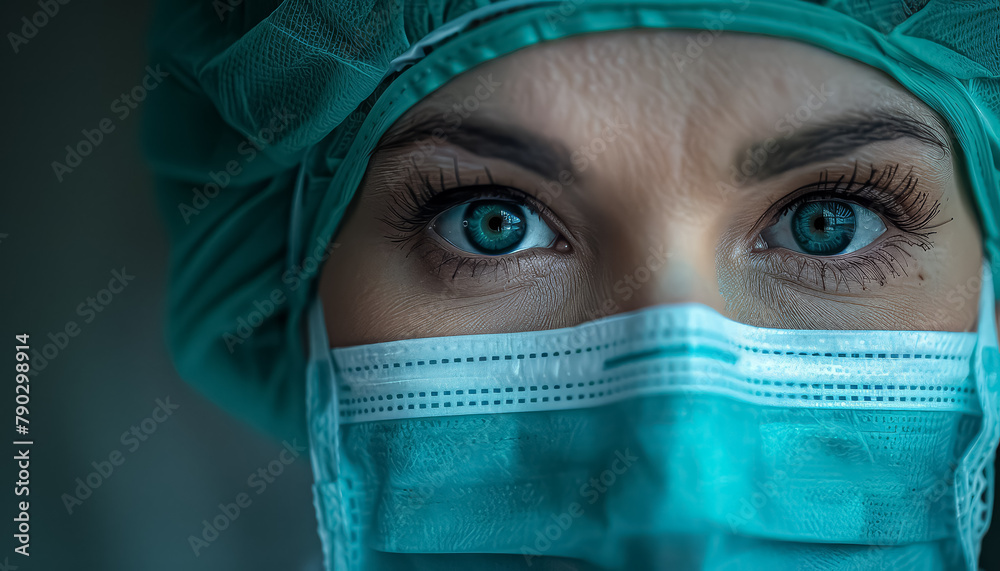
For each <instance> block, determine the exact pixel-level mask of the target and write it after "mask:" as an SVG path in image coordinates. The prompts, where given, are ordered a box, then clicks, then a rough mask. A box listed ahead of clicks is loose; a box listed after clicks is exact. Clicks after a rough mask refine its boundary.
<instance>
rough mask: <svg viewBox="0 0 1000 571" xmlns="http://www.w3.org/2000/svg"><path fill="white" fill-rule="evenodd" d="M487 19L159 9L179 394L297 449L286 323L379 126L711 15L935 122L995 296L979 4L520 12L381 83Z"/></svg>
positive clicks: (991, 153) (162, 147)
mask: <svg viewBox="0 0 1000 571" xmlns="http://www.w3.org/2000/svg"><path fill="white" fill-rule="evenodd" d="M487 4H489V2H488V1H487V0H459V1H456V2H446V1H441V0H437V1H430V2H422V3H414V2H404V1H403V0H368V1H362V2H347V1H342V0H326V1H324V2H320V1H316V0H287V1H285V2H282V3H278V2H276V1H273V0H271V1H259V0H228V3H227V0H214V2H212V3H209V2H202V1H200V0H199V1H195V0H161V5H160V7H159V13H158V15H157V16H156V22H157V24H156V26H155V27H154V33H153V37H152V49H151V51H152V61H153V63H154V64H162V66H163V68H164V70H165V71H167V72H168V73H170V76H169V77H168V78H167V80H166V83H165V87H163V88H161V89H158V90H157V91H156V92H155V93H152V94H150V101H149V103H148V106H149V107H148V109H147V111H148V112H147V114H146V117H147V124H146V129H145V139H144V147H145V152H146V154H147V156H148V157H149V160H150V163H151V165H152V167H153V169H154V171H155V174H156V177H157V188H158V194H159V200H160V203H161V206H162V210H163V213H164V217H165V221H166V225H167V228H168V232H169V235H170V240H171V243H172V248H171V258H170V294H169V321H168V342H169V345H170V349H171V352H172V355H173V357H174V360H175V362H176V364H177V368H178V371H179V372H180V374H181V376H182V377H184V378H185V379H186V380H188V381H189V382H191V383H193V384H195V385H196V386H198V387H199V388H200V389H201V390H202V391H203V392H204V393H205V394H207V395H208V396H209V397H210V398H212V399H213V400H215V401H217V402H219V403H220V404H221V405H222V406H224V407H226V408H228V409H229V410H231V411H232V412H234V413H236V414H237V415H239V416H241V417H243V418H245V419H248V420H250V421H251V422H253V423H254V424H256V425H257V426H259V427H260V428H262V429H264V430H266V431H268V432H271V433H273V434H276V435H279V436H283V437H294V436H299V437H304V435H305V425H304V407H305V402H304V400H305V390H304V378H305V371H304V367H305V358H304V352H303V343H302V340H301V331H302V322H303V316H304V310H305V308H306V306H307V304H308V302H309V300H310V298H311V296H312V295H314V294H315V281H316V280H315V277H316V275H317V273H318V272H317V270H316V268H317V267H318V265H319V263H318V262H321V261H322V260H323V259H324V244H326V243H328V241H329V240H330V239H331V237H332V236H333V235H334V233H335V232H336V229H337V227H338V225H339V224H340V223H341V220H342V217H343V215H344V212H345V210H346V208H347V205H348V204H349V203H350V201H351V199H352V197H353V195H354V191H355V189H356V188H357V186H358V184H359V181H360V180H361V177H362V176H363V174H364V171H365V168H366V167H367V162H368V157H369V156H370V153H371V151H372V149H373V148H374V146H375V144H376V142H377V141H378V139H379V137H380V136H381V134H382V133H384V132H385V130H386V129H387V128H388V127H389V126H390V125H391V124H392V123H393V121H395V120H396V119H397V118H398V117H399V116H400V115H402V114H403V113H404V112H405V111H406V110H407V109H409V108H410V107H411V106H413V105H414V104H415V103H416V102H418V101H420V100H421V99H422V98H424V97H425V96H426V95H427V94H429V93H431V92H433V91H434V90H435V89H437V88H439V87H441V86H442V85H444V84H445V83H447V82H448V81H449V80H450V79H452V78H453V77H455V76H456V75H458V74H460V73H462V72H464V71H466V70H468V69H470V68H472V67H474V66H475V65H477V64H480V63H482V62H484V61H487V60H490V59H493V58H496V57H500V56H503V55H505V54H508V53H510V52H512V51H515V50H517V49H519V48H522V47H525V46H529V45H532V44H535V43H538V42H541V41H548V40H554V39H558V38H562V37H566V36H571V35H575V34H583V33H592V32H598V31H607V30H617V29H625V28H641V27H645V28H695V29H705V28H706V26H707V23H711V22H718V21H720V20H721V17H722V15H723V12H724V11H728V12H729V15H727V16H726V19H727V20H729V19H730V18H732V23H729V24H726V25H725V26H724V29H725V30H726V31H733V32H748V33H757V34H765V35H772V36H778V37H786V38H790V39H795V40H800V41H803V42H806V43H810V44H813V45H816V46H819V47H823V48H826V49H829V50H831V51H833V52H836V53H839V54H841V55H844V56H846V57H849V58H852V59H856V60H858V61H861V62H863V63H866V64H868V65H871V66H873V67H876V68H878V69H881V70H883V71H885V72H886V73H887V74H889V75H890V76H892V77H893V78H895V79H896V80H897V81H899V82H900V83H901V84H902V85H903V86H905V87H906V88H907V89H909V90H910V91H912V92H913V93H914V94H915V95H916V96H918V97H919V98H921V99H922V100H923V101H925V102H926V103H927V104H928V105H929V106H930V107H931V108H933V109H934V110H936V111H937V112H938V113H940V114H941V115H942V116H943V117H944V118H945V119H946V120H947V121H948V123H949V124H950V126H951V128H952V130H953V131H954V133H955V135H956V137H957V140H958V142H959V144H960V146H961V149H962V151H963V156H964V159H965V164H966V168H967V173H966V174H967V177H968V180H969V183H970V185H971V187H972V194H973V198H974V200H975V202H976V204H977V205H978V211H979V216H980V221H981V227H982V229H983V234H984V236H983V240H984V247H985V250H986V253H987V257H988V258H989V259H990V261H991V262H992V266H993V268H994V272H996V275H995V279H994V282H995V283H997V284H1000V7H998V6H997V4H996V2H995V1H967V2H961V3H957V2H948V1H938V0H931V1H926V2H925V1H922V0H908V1H899V0H896V1H891V0H853V1H830V2H817V3H812V2H804V1H802V0H750V1H745V0H714V1H671V0H653V1H646V2H634V1H621V0H564V1H563V2H529V3H528V4H529V5H528V6H519V7H518V8H517V9H512V10H510V11H508V12H507V13H504V14H502V15H500V16H499V17H493V18H485V19H483V20H484V21H482V22H477V23H476V24H475V25H474V26H472V27H471V29H468V30H466V31H464V32H462V33H460V34H457V35H454V36H452V37H450V38H448V39H447V40H444V41H442V42H441V43H440V45H436V46H435V47H434V49H433V51H431V52H430V54H429V55H427V56H426V57H424V58H423V59H420V60H419V61H418V62H417V63H415V65H412V66H411V67H409V68H408V69H405V71H403V72H402V73H400V74H395V75H393V76H390V79H391V81H388V80H387V81H383V77H384V75H385V73H386V70H387V69H389V66H390V63H391V62H392V61H393V59H394V58H396V57H397V56H398V55H400V54H401V53H403V52H404V51H405V50H407V49H408V48H409V47H410V46H411V45H412V44H413V43H415V42H417V41H418V40H420V39H421V38H423V37H424V36H426V35H427V34H428V33H430V32H432V31H435V30H440V28H441V26H442V25H444V24H445V23H448V22H451V21H454V20H455V19H456V18H459V17H461V16H462V15H463V14H466V13H468V12H470V11H472V10H475V9H477V8H480V9H481V8H482V7H483V6H485V5H487ZM519 4H525V3H524V2H520V3H519ZM266 134H271V135H273V137H267V136H263V135H266ZM248 136H252V137H254V139H253V140H254V141H255V142H256V143H257V147H260V148H259V149H258V148H257V147H254V146H249V145H248V143H247V137H248ZM251 151H253V152H252V154H251ZM227 167H229V169H230V172H226V169H227ZM236 172H238V174H231V173H236ZM211 185H215V186H214V187H213V186H211ZM215 188H219V189H220V190H218V192H213V191H214V190H215ZM297 188H298V189H299V192H298V194H297V192H296V189H297ZM196 191H197V192H196ZM199 193H200V196H201V198H199ZM209 194H212V197H209V196H208V195H209ZM296 197H298V203H296ZM297 268H304V273H301V274H300V273H299V270H298V269H297ZM998 295H1000V289H998ZM268 302H270V303H271V305H270V306H269V305H268ZM269 307H270V308H271V311H270V312H268V311H267V310H268V308H269ZM241 321H242V324H243V325H241ZM248 331H249V335H246V336H243V335H242V334H241V333H247V332H248Z"/></svg>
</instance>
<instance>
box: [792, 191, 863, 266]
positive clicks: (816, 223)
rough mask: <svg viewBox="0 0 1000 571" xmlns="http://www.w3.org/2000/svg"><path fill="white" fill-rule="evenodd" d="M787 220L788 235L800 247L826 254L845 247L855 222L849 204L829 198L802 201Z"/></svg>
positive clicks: (810, 252) (816, 253) (818, 253)
mask: <svg viewBox="0 0 1000 571" xmlns="http://www.w3.org/2000/svg"><path fill="white" fill-rule="evenodd" d="M791 223H792V224H791V226H792V237H793V238H795V242H796V243H797V244H798V245H799V247H800V248H802V250H803V251H805V252H806V253H807V254H814V255H827V256H828V255H833V254H838V253H841V252H843V251H844V250H846V249H847V247H848V246H849V245H850V244H851V240H853V239H854V232H855V231H856V230H857V226H858V224H857V215H856V214H855V213H854V209H853V208H851V206H850V205H849V204H846V203H844V202H838V201H829V200H828V201H822V202H806V203H804V204H802V205H801V206H799V207H798V208H797V209H796V210H795V213H794V214H792V220H791Z"/></svg>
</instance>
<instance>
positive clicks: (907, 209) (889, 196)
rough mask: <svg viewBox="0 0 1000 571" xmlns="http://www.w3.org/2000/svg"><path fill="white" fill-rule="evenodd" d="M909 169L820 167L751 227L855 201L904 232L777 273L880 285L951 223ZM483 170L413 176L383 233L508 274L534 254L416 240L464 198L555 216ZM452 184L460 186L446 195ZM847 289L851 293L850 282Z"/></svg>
mask: <svg viewBox="0 0 1000 571" xmlns="http://www.w3.org/2000/svg"><path fill="white" fill-rule="evenodd" d="M413 172H414V173H416V172H417V171H416V169H414V171H413ZM912 172H913V169H912V168H911V169H910V170H909V171H908V172H907V174H906V176H904V177H902V179H901V180H899V181H898V182H897V180H896V179H897V177H898V175H899V164H898V163H897V164H895V165H890V166H885V167H881V168H876V167H875V166H874V165H872V166H871V167H870V173H869V174H868V177H867V178H866V179H864V180H861V179H859V178H858V177H859V172H858V163H857V162H855V164H854V169H853V171H852V173H851V176H850V177H849V178H847V177H845V176H840V177H839V178H837V179H836V180H831V179H830V178H829V171H823V172H822V173H821V174H820V177H819V180H818V181H816V182H814V183H811V184H808V185H806V186H802V187H800V188H798V189H796V190H794V191H792V192H791V193H790V194H788V195H787V196H786V197H785V198H783V199H781V200H779V201H778V202H776V203H775V204H774V205H772V207H771V208H770V210H769V211H768V212H767V213H765V214H764V215H763V216H761V217H760V218H759V219H758V220H757V223H756V224H754V228H755V229H756V230H755V231H756V232H757V235H758V236H759V233H760V232H761V231H763V229H765V228H768V227H770V226H771V225H772V224H774V223H775V222H776V221H777V220H778V219H779V218H781V216H783V215H784V214H786V213H788V212H789V211H791V210H792V209H794V208H796V207H798V206H799V205H800V204H803V203H805V202H813V201H818V200H850V201H853V202H855V203H857V204H859V205H861V206H863V207H865V208H868V209H870V210H872V211H874V212H876V213H877V214H879V215H880V216H882V217H883V218H885V219H886V220H888V221H889V222H890V223H891V224H892V225H893V227H895V228H897V229H899V230H900V232H902V234H900V235H896V236H892V237H889V238H887V239H882V241H883V244H881V245H879V246H878V247H877V248H876V249H873V250H871V251H865V250H867V247H866V248H863V249H862V250H861V251H862V252H864V253H862V254H850V255H845V256H844V257H843V258H839V257H837V256H831V257H827V258H817V257H813V256H806V255H803V254H798V253H792V252H786V253H783V257H784V258H786V260H785V263H783V265H784V266H786V267H785V268H784V270H783V273H786V274H789V275H792V274H794V275H795V277H796V280H801V278H802V277H803V275H804V274H806V276H807V277H809V276H808V274H807V272H808V273H811V274H812V276H811V279H812V281H813V282H814V283H816V284H818V285H820V286H821V287H822V289H823V290H826V288H827V281H828V279H827V276H830V277H832V281H833V283H834V284H835V287H836V288H837V289H839V287H840V284H841V283H843V284H845V285H847V284H849V282H854V283H857V284H858V285H860V286H861V288H862V289H866V284H868V283H872V282H877V283H878V284H879V286H882V285H885V283H886V281H887V280H888V279H889V277H891V276H897V275H899V274H900V273H902V274H905V273H906V271H905V269H904V268H903V265H902V264H901V263H900V260H899V259H898V258H897V255H899V256H906V257H912V254H911V253H910V252H909V251H908V250H907V247H919V248H921V249H922V250H923V251H927V250H929V249H931V248H932V247H933V242H932V241H931V239H930V236H932V235H933V234H934V233H935V232H933V229H935V228H938V227H940V226H942V225H944V224H947V223H948V222H950V221H951V219H949V220H945V221H943V222H940V223H938V224H935V225H931V222H932V221H933V220H934V218H936V217H937V215H938V214H939V213H940V211H941V203H940V202H939V201H936V200H935V201H934V202H933V203H928V200H929V196H928V194H927V193H925V192H921V191H920V190H919V189H918V185H917V182H918V179H917V178H916V177H915V176H913V174H912ZM483 174H484V175H485V178H486V179H487V181H488V183H484V184H480V178H481V175H477V176H476V177H475V179H474V180H473V182H472V184H471V185H464V184H463V182H462V177H461V174H460V172H459V169H458V164H457V161H456V164H455V169H454V183H453V184H451V185H449V184H448V183H447V182H446V179H445V170H444V169H443V168H439V172H438V177H437V179H438V180H437V181H434V180H432V178H431V176H430V175H423V176H420V175H415V178H416V179H417V184H411V183H404V187H405V188H406V192H405V193H393V194H392V204H390V205H389V212H388V215H387V216H385V217H383V218H382V221H383V222H384V223H385V224H386V225H387V226H388V227H389V228H391V229H392V230H393V231H394V234H391V235H388V236H387V238H388V239H390V240H391V241H393V242H396V243H398V244H400V246H401V247H403V246H405V245H406V244H407V243H411V244H412V245H411V248H410V253H412V252H413V251H416V250H418V249H421V248H423V247H425V246H427V247H432V248H431V249H430V252H429V254H436V255H439V256H440V257H441V259H440V261H439V262H438V263H437V265H436V267H435V268H434V271H435V272H436V273H441V272H442V270H443V269H444V268H445V267H446V266H450V265H451V264H454V266H455V268H454V271H453V272H452V275H451V278H452V279H454V278H455V277H456V276H457V275H458V272H459V270H460V269H461V268H463V267H469V268H471V275H472V277H475V276H476V274H477V272H479V271H480V270H486V269H490V268H492V269H494V271H498V270H499V269H500V268H503V269H504V270H505V271H509V270H508V267H509V265H510V264H511V263H516V262H517V261H519V260H521V259H523V258H525V257H526V256H530V255H533V252H531V251H527V252H519V253H515V254H512V255H509V256H488V257H471V256H464V255H461V254H456V253H453V252H450V251H448V250H446V249H444V248H442V247H440V245H439V244H438V242H437V241H436V240H434V239H433V238H430V237H428V236H424V237H422V238H420V239H417V238H418V236H420V235H421V234H422V233H423V231H424V229H425V228H426V227H427V225H428V224H430V222H431V221H432V220H433V219H434V217H435V216H437V215H438V214H440V213H441V212H444V211H445V210H447V209H448V208H450V207H453V206H456V205H459V204H462V203H463V202H467V201H468V200H470V199H480V200H485V199H490V198H493V199H503V200H510V201H512V202H517V203H520V204H523V205H524V206H526V207H528V208H529V209H531V210H534V211H535V212H537V213H538V214H539V215H540V216H541V217H542V218H544V219H547V220H554V219H556V217H555V215H554V214H553V213H552V211H551V209H550V208H549V207H548V206H546V205H545V204H544V203H542V202H541V201H539V200H538V199H536V198H535V197H533V196H531V195H530V194H528V193H526V192H524V191H521V190H518V189H516V188H511V187H507V186H503V185H499V184H497V183H496V182H495V180H494V179H493V175H492V173H491V172H490V170H489V168H488V167H483ZM845 179H846V180H845ZM453 188H456V189H460V190H458V191H455V192H449V191H450V190H451V189H453ZM765 220H767V223H766V224H764V221H765ZM762 224H763V225H762ZM556 231H557V232H559V230H556ZM752 237H753V236H752V235H751V236H748V238H752ZM407 255H409V253H408V254H407ZM788 258H792V259H791V260H788ZM788 262H792V263H791V264H790V263H788ZM793 265H794V266H795V267H794V268H793V267H792V266H793ZM847 289H848V291H850V286H849V285H847ZM835 291H836V290H835Z"/></svg>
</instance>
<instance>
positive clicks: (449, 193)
mask: <svg viewBox="0 0 1000 571" xmlns="http://www.w3.org/2000/svg"><path fill="white" fill-rule="evenodd" d="M698 34H699V32H696V31H686V30H674V31H658V32H651V31H626V32H620V33H609V34H599V35H590V36H584V37H580V38H571V39H566V40H562V41H558V42H551V43H545V44H540V45H537V46H534V47H531V48H528V49H524V50H521V51H518V52H516V53H514V54H512V55H510V56H507V57H504V58H501V59H498V60H494V61H492V62H489V63H488V64H485V65H483V66H481V67H479V68H476V69H475V70H473V71H471V72H468V73H466V74H464V75H462V76H460V77H458V78H456V79H455V80H454V81H452V82H451V83H449V84H448V85H447V86H446V87H444V88H442V89H441V90H439V91H438V92H436V93H435V94H434V95H433V96H431V97H428V98H427V99H426V100H424V101H423V102H421V103H420V104H419V105H417V106H415V107H414V108H413V109H411V110H410V111H409V112H408V113H407V114H406V115H405V116H404V117H403V118H402V119H400V120H399V121H398V122H397V124H396V125H395V126H394V127H393V129H392V130H391V131H390V132H389V133H387V135H386V136H385V137H384V138H383V140H382V142H381V144H380V146H379V148H378V150H377V151H376V152H375V154H374V155H373V157H372V160H371V162H370V164H369V167H368V174H367V176H366V178H365V180H364V182H363V184H362V186H361V189H360V191H359V195H358V196H356V198H355V200H354V203H353V204H352V207H351V210H350V211H349V212H348V215H347V218H346V219H345V222H344V224H343V226H342V229H341V230H340V232H339V234H338V235H337V236H336V238H335V241H336V243H337V247H336V248H335V249H334V250H333V254H332V255H331V257H330V259H329V260H328V263H327V264H326V266H325V268H324V270H323V275H322V278H321V282H320V295H321V297H322V300H323V304H324V308H325V314H326V320H327V329H328V333H329V336H330V341H331V346H334V347H340V346H349V345H360V344H367V343H375V342H381V341H390V340H396V339H406V338H415V337H434V336H445V335H463V334H475V333H508V332H517V331H529V330H539V329H551V328H558V327H567V326H572V325H576V324H579V323H581V322H584V321H589V320H592V319H596V318H599V317H603V316H606V315H610V314H614V313H620V312H624V311H630V310H634V309H638V308H642V307H646V306H650V305H655V304H662V303H680V302H699V303H703V304H706V305H709V306H711V307H712V308H714V309H715V310H717V311H719V312H720V313H722V314H723V315H725V316H727V317H729V318H731V319H734V320H736V321H740V322H743V323H747V324H750V325H755V326H761V327H778V328H790V329H891V330H942V331H971V330H974V329H975V327H976V317H977V306H978V292H979V286H980V280H979V276H980V272H981V268H982V247H981V242H980V240H981V238H980V234H979V230H978V227H977V223H976V220H975V213H974V208H973V206H972V205H971V204H970V202H969V200H968V198H967V196H966V194H965V192H964V191H962V188H963V185H964V184H965V182H964V180H963V179H962V177H961V169H960V166H959V165H960V164H961V163H960V161H961V157H960V156H959V155H958V151H957V147H956V146H955V145H954V143H953V142H952V141H951V140H950V139H949V135H948V131H947V129H946V127H945V125H944V124H943V122H942V121H941V120H940V119H939V118H938V117H937V115H935V114H934V113H933V112H932V111H930V109H929V108H928V107H927V106H926V105H924V104H923V103H922V102H920V101H919V100H917V99H916V98H915V97H914V96H912V95H910V94H909V93H908V92H906V91H905V90H904V89H903V88H901V87H900V86H899V85H898V84H896V83H895V82H894V81H893V80H891V79H890V78H889V77H888V76H886V75H884V74H883V73H881V72H879V71H876V70H874V69H872V68H869V67H867V66H864V65H862V64H860V63H857V62H855V61H852V60H849V59H846V58H843V57H840V56H837V55H835V54H832V53H830V52H827V51H825V50H822V49H819V48H814V47H811V46H808V45H805V44H801V43H798V42H792V41H787V40H780V39H774V38H767V37H761V36H750V35H741V34H728V33H726V34H721V35H718V36H715V37H712V36H711V34H710V33H708V32H703V33H702V37H701V38H700V39H701V44H699V42H698V39H699V38H698ZM706 34H708V36H706ZM706 37H708V38H710V40H711V42H710V43H709V44H708V45H707V47H705V45H706V43H707V41H706Z"/></svg>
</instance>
